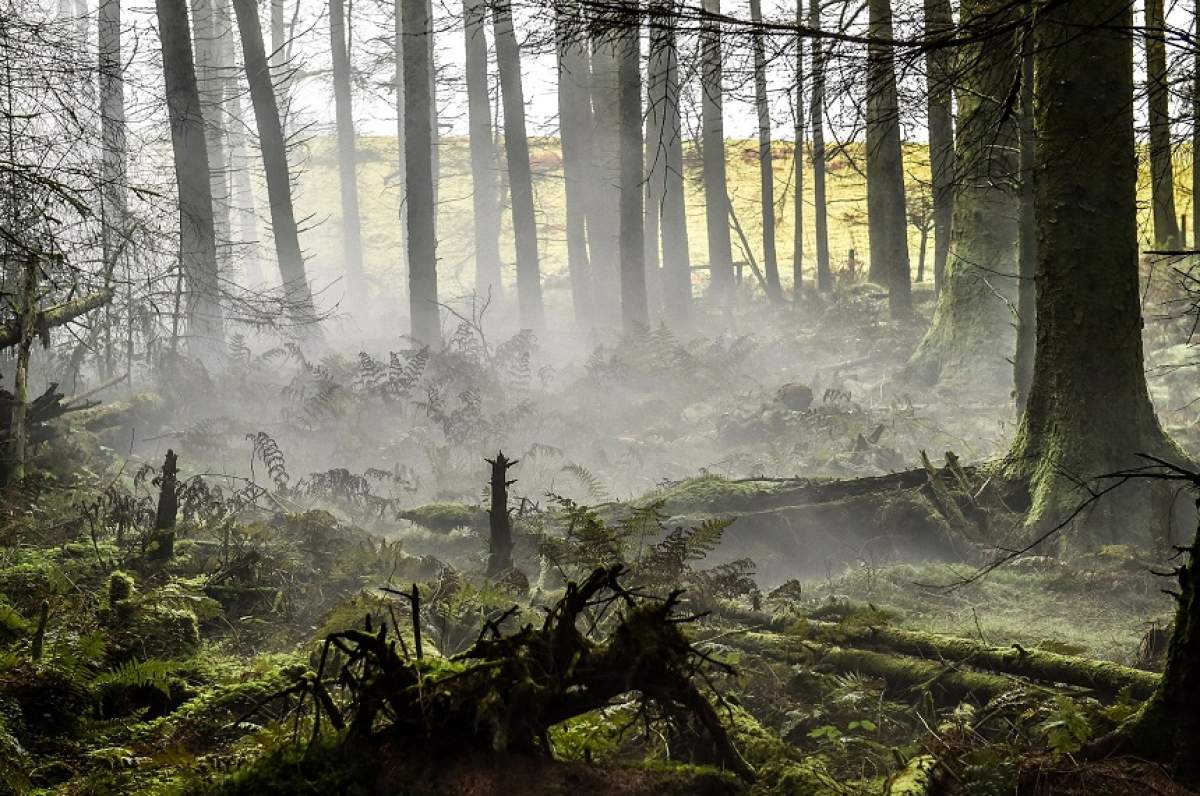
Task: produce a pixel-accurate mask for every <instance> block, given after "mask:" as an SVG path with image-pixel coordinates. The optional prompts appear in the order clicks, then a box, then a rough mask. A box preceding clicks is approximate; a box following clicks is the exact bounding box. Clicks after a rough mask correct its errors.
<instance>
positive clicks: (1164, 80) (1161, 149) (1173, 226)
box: [1144, 0, 1182, 249]
mask: <svg viewBox="0 0 1200 796" xmlns="http://www.w3.org/2000/svg"><path fill="white" fill-rule="evenodd" d="M1144 8H1145V13H1146V20H1145V21H1146V38H1145V41H1146V99H1147V105H1149V110H1150V194H1151V202H1152V204H1153V208H1154V212H1153V217H1154V242H1155V245H1157V246H1161V247H1163V248H1166V249H1174V248H1176V247H1178V246H1180V245H1181V243H1182V242H1181V241H1180V239H1179V221H1178V217H1177V216H1176V215H1175V174H1174V169H1173V168H1172V166H1171V107H1170V94H1169V91H1170V82H1169V81H1170V78H1169V76H1168V74H1167V41H1166V38H1165V36H1166V33H1165V20H1164V18H1163V0H1145V5H1144Z"/></svg>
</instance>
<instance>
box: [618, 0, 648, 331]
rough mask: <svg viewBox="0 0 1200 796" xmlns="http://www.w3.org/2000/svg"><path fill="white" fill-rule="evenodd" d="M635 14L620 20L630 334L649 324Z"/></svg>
mask: <svg viewBox="0 0 1200 796" xmlns="http://www.w3.org/2000/svg"><path fill="white" fill-rule="evenodd" d="M638 34H639V25H638V17H637V14H636V13H631V14H629V15H628V17H627V18H626V19H623V20H622V29H621V33H620V38H619V40H618V43H617V46H618V54H619V57H620V71H619V74H620V84H621V327H622V328H623V329H624V330H625V332H626V333H627V334H633V333H636V332H638V331H639V330H644V329H645V328H646V327H647V326H648V325H649V323H650V313H649V308H648V302H647V300H646V261H645V256H646V250H645V226H644V224H645V218H644V217H643V212H642V211H643V207H642V174H643V162H642V151H643V144H642V73H641V56H640V53H639V49H638V38H639V36H638Z"/></svg>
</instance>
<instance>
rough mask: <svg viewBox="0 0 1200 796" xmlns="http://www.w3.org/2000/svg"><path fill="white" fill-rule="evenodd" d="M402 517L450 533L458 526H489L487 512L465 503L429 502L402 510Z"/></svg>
mask: <svg viewBox="0 0 1200 796" xmlns="http://www.w3.org/2000/svg"><path fill="white" fill-rule="evenodd" d="M399 516H400V519H402V520H408V521H409V522H412V523H415V524H417V525H420V526H421V527H422V528H425V529H427V530H430V531H438V532H439V533H449V532H450V531H453V530H455V529H456V528H476V529H483V528H486V527H487V523H488V517H487V512H486V511H484V510H483V509H482V508H480V507H479V506H469V505H467V504H465V503H428V504H426V505H424V506H418V507H417V508H415V509H409V510H408V511H402V512H400V514H399Z"/></svg>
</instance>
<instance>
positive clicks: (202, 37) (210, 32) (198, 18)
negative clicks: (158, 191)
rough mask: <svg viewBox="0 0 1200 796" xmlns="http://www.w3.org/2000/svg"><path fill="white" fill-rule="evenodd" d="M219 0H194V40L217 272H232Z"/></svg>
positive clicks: (192, 2) (224, 77)
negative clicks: (206, 153)
mask: <svg viewBox="0 0 1200 796" xmlns="http://www.w3.org/2000/svg"><path fill="white" fill-rule="evenodd" d="M217 2H218V0H191V7H192V39H193V41H194V43H195V44H194V46H195V55H196V87H197V89H198V90H199V93H200V114H201V116H203V118H204V145H205V148H206V149H207V150H208V173H209V176H208V182H209V187H210V190H211V192H212V207H213V236H214V238H215V240H216V247H217V250H216V251H217V270H218V272H219V273H221V274H227V273H228V272H229V262H230V249H229V239H230V224H229V182H228V180H227V179H226V174H225V165H226V161H227V156H226V152H225V80H226V75H225V72H224V71H223V69H222V66H221V62H220V53H219V47H220V41H221V36H222V34H223V33H224V31H223V30H222V29H221V25H222V19H221V18H220V15H219V14H218V9H217Z"/></svg>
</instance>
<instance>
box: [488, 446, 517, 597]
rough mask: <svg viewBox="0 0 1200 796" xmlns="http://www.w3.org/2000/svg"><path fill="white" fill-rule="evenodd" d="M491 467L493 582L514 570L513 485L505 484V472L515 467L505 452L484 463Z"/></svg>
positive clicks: (490, 559)
mask: <svg viewBox="0 0 1200 796" xmlns="http://www.w3.org/2000/svg"><path fill="white" fill-rule="evenodd" d="M485 461H486V462H487V463H488V464H490V465H491V466H492V480H491V493H492V505H491V508H490V509H489V510H488V525H489V535H488V563H487V574H488V577H490V578H494V577H496V576H497V575H501V574H503V573H504V572H506V571H508V570H510V569H512V568H513V560H512V551H513V540H512V517H511V516H510V515H509V513H508V488H509V487H510V486H512V485H513V484H514V483H516V481H510V480H508V468H509V467H512V466H513V465H515V464H517V462H518V460H517V459H509V458H508V457H507V456H505V455H504V451H500V452H498V453H497V454H496V458H495V459H486V460H485Z"/></svg>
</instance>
